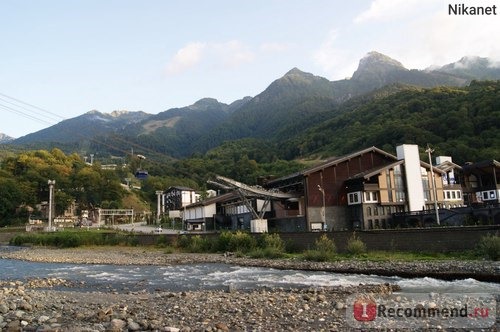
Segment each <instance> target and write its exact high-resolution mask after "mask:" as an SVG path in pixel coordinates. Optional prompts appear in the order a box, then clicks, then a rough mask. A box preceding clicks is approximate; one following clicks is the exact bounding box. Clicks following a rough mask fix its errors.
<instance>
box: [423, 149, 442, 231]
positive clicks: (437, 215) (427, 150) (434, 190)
mask: <svg viewBox="0 0 500 332" xmlns="http://www.w3.org/2000/svg"><path fill="white" fill-rule="evenodd" d="M425 152H427V153H428V155H429V164H430V165H431V181H432V193H433V196H434V211H435V212H436V222H437V224H438V225H441V223H440V221H439V210H438V203H437V190H436V180H435V179H434V170H433V169H432V157H431V153H433V152H434V150H433V149H431V147H430V146H429V144H427V149H426V150H425Z"/></svg>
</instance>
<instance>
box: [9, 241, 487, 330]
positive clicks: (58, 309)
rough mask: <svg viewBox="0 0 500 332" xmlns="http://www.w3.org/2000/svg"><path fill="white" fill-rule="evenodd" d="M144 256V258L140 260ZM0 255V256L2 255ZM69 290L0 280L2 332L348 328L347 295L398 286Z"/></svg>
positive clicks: (43, 256)
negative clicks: (133, 290)
mask: <svg viewBox="0 0 500 332" xmlns="http://www.w3.org/2000/svg"><path fill="white" fill-rule="evenodd" d="M144 250H147V253H148V254H147V255H145V254H144ZM8 254H9V255H13V256H11V257H8V258H14V259H29V260H32V261H47V257H50V261H54V262H62V263H92V264H124V265H126V264H135V265H137V264H139V265H140V264H157V265H169V264H179V262H182V263H185V264H190V263H200V262H205V263H208V262H219V263H220V262H222V263H229V264H239V265H247V266H265V267H274V268H282V269H306V270H309V269H318V270H320V269H323V270H326V271H331V270H339V269H346V272H352V270H353V269H362V268H365V269H366V270H370V271H371V270H373V269H384V268H385V269H387V270H388V271H391V269H394V268H398V269H400V270H401V271H409V270H411V269H412V268H414V269H420V270H419V271H420V272H425V271H427V270H439V269H438V267H439V265H438V264H439V263H435V262H410V263H401V264H399V263H398V264H394V262H392V263H390V264H387V263H383V262H361V263H360V262H355V261H353V262H351V261H349V262H347V261H342V262H331V263H317V262H302V261H298V260H255V259H249V258H240V257H236V256H234V255H226V257H224V255H216V254H206V255H200V254H194V255H191V254H169V255H166V254H164V253H163V252H162V251H156V250H153V249H144V248H119V249H117V250H116V251H110V250H109V248H106V249H104V248H102V249H101V248H93V249H81V248H77V249H64V250H61V249H58V250H53V249H47V248H36V250H35V249H30V248H28V249H22V250H18V251H12V252H10V253H8ZM5 255H6V253H1V254H0V256H5ZM443 264H444V265H442V266H441V267H442V268H443V271H446V270H445V268H449V269H451V270H457V269H458V270H463V271H471V273H474V271H476V272H477V271H480V272H481V273H490V272H491V271H493V275H494V273H495V271H496V270H495V265H494V263H493V264H491V263H489V262H473V263H470V264H468V262H446V263H443ZM66 286H67V288H66V289H68V288H71V287H72V286H75V285H74V284H73V283H71V282H69V281H67V280H64V279H62V278H43V279H31V280H27V281H19V280H14V281H0V330H2V331H4V330H5V331H21V330H23V331H24V330H25V331H62V332H66V331H96V332H101V331H103V332H104V331H164V332H168V331H170V332H180V331H182V332H191V331H193V332H194V331H197V332H198V331H220V332H225V331H246V330H248V331H260V330H262V331H264V330H265V331H309V330H314V331H332V330H339V329H341V328H343V327H347V325H346V317H345V309H346V308H347V306H348V305H349V304H348V303H347V302H346V301H347V298H348V297H349V296H350V295H351V294H353V293H367V294H374V293H378V294H380V293H382V294H384V293H391V292H393V291H395V290H398V288H397V286H394V285H390V284H382V285H358V286H346V287H321V288H319V287H310V288H306V289H294V288H292V289H283V288H276V289H255V290H251V291H243V290H239V289H238V288H237V287H235V286H236V285H230V286H228V288H227V289H225V290H193V291H183V292H171V291H168V292H164V291H161V290H157V291H154V292H151V293H150V292H147V291H141V292H122V293H120V292H118V291H116V290H113V289H109V290H108V291H99V292H92V291H88V292H77V291H69V290H64V289H65V287H66Z"/></svg>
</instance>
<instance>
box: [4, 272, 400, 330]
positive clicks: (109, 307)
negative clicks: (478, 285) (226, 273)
mask: <svg viewBox="0 0 500 332" xmlns="http://www.w3.org/2000/svg"><path fill="white" fill-rule="evenodd" d="M39 283H40V284H41V285H43V287H47V284H50V283H54V284H55V285H58V286H61V284H64V280H61V279H57V280H53V281H50V280H49V281H47V280H35V281H30V282H29V283H23V282H19V281H18V282H9V283H7V284H4V285H2V287H1V288H0V299H1V301H0V303H1V304H0V327H1V328H2V331H4V330H5V331H21V329H22V331H68V332H70V331H71V332H78V331H82V332H83V331H184V332H189V331H338V330H339V329H342V328H344V327H347V325H346V324H347V323H346V317H345V315H346V314H345V310H346V306H347V303H346V299H347V297H348V296H349V295H351V294H361V293H362V294H368V293H369V294H383V293H390V292H392V291H393V286H390V285H376V286H369V285H365V286H354V287H352V286H351V287H335V288H309V289H300V290H297V289H291V290H284V289H273V290H267V289H260V290H255V291H249V292H242V291H237V290H234V291H233V290H227V291H189V292H179V293H172V292H154V293H149V292H131V293H127V294H123V293H102V292H90V293H80V292H70V291H61V290H58V291H55V290H51V289H48V290H46V289H44V290H40V289H37V285H38V284H39Z"/></svg>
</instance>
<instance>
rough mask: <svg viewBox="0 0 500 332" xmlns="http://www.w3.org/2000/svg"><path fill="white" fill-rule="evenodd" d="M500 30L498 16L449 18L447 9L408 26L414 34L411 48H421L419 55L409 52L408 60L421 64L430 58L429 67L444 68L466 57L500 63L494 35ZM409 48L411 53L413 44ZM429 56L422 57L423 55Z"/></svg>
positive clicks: (499, 51) (499, 46) (497, 45)
mask: <svg viewBox="0 0 500 332" xmlns="http://www.w3.org/2000/svg"><path fill="white" fill-rule="evenodd" d="M498 31H500V21H499V20H498V19H497V18H496V17H493V16H492V17H486V16H483V17H463V16H462V17H459V16H450V15H448V13H447V11H446V10H442V11H438V12H435V13H434V15H431V16H429V17H425V18H423V19H422V20H420V21H418V22H415V24H414V25H413V26H411V27H410V26H409V27H408V34H412V35H414V36H415V38H409V39H410V40H413V43H414V44H413V46H411V48H412V49H418V50H419V52H418V54H420V56H419V55H418V54H416V53H415V52H414V54H411V52H410V51H407V52H408V54H407V56H408V58H409V59H413V60H411V61H413V62H415V63H418V62H422V61H423V58H427V63H428V64H427V65H429V62H430V63H431V64H436V65H443V64H446V63H450V62H455V61H458V60H459V59H460V58H462V57H463V56H482V57H489V58H492V59H493V60H500V44H498V43H497V42H496V41H495V39H494V37H493V36H496V35H497V34H498ZM408 44H409V45H407V46H408V49H409V50H410V44H411V43H410V42H408ZM424 54H425V55H426V56H425V57H423V56H422V55H424Z"/></svg>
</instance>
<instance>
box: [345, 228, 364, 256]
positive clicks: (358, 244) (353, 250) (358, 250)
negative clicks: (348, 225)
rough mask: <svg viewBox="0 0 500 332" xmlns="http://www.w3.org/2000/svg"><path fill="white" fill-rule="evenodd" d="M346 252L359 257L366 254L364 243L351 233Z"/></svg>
mask: <svg viewBox="0 0 500 332" xmlns="http://www.w3.org/2000/svg"><path fill="white" fill-rule="evenodd" d="M347 252H348V253H350V254H351V255H359V254H362V253H365V252H366V245H365V243H364V242H363V241H362V240H361V239H360V238H359V237H357V236H356V233H353V234H352V236H351V237H350V238H349V240H347Z"/></svg>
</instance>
